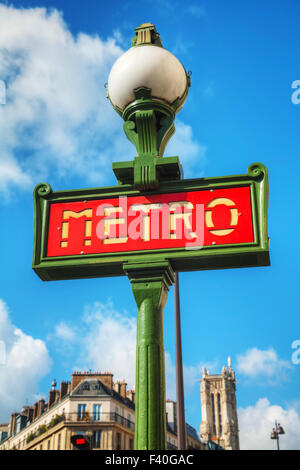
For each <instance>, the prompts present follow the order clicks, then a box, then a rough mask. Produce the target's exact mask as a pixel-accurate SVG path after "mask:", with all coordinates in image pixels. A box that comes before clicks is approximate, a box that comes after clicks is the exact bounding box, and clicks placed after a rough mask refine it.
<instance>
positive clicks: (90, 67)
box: [0, 4, 205, 196]
mask: <svg viewBox="0 0 300 470" xmlns="http://www.w3.org/2000/svg"><path fill="white" fill-rule="evenodd" d="M121 40H122V38H120V34H119V33H118V32H115V33H114V36H112V37H110V38H108V39H106V40H104V39H102V38H100V37H99V36H98V35H94V36H91V35H88V34H84V33H80V34H78V35H77V36H74V35H73V34H72V33H71V32H70V30H69V29H68V26H67V25H66V24H65V23H64V21H63V18H62V15H61V14H60V13H59V12H58V11H57V10H55V9H51V10H47V9H46V8H31V9H17V8H14V7H13V6H10V7H8V6H6V5H3V4H0V80H3V81H4V82H5V83H6V104H5V105H1V106H0V128H1V136H2V137H1V141H0V192H2V193H3V194H4V195H6V196H7V194H8V193H9V190H10V189H12V188H13V187H19V188H22V189H26V188H27V189H30V190H32V187H34V186H35V185H36V184H37V183H39V182H40V181H41V180H49V182H51V181H52V182H53V180H54V179H55V178H67V177H68V178H70V177H72V176H77V177H80V178H81V181H82V183H83V185H85V184H92V185H93V186H94V185H97V186H101V184H104V183H105V182H107V180H108V179H110V178H111V177H112V176H113V173H112V169H111V163H112V161H119V160H129V159H132V158H133V157H134V156H135V153H136V152H135V149H134V147H133V146H132V144H131V143H130V142H129V141H128V140H127V139H126V137H125V135H124V133H123V130H122V120H121V118H120V117H119V116H118V115H117V113H116V112H115V111H114V110H113V108H112V106H111V104H110V102H109V100H107V98H106V90H105V88H104V84H105V83H106V82H107V79H108V75H109V71H110V68H111V66H112V64H113V62H114V61H115V60H116V59H117V57H118V56H120V55H121V53H122V52H123V50H122V49H121V47H120V46H119V45H118V43H119V42H120V41H121ZM173 142H174V144H173V145H174V146H175V143H176V144H177V146H175V148H174V151H173V150H172V152H171V153H173V154H174V155H177V154H178V155H179V156H182V160H183V161H186V163H187V166H189V165H190V164H194V161H195V159H196V157H197V158H198V157H200V165H201V158H202V156H203V153H205V148H204V147H201V146H199V145H198V144H197V143H196V141H195V139H194V138H193V136H192V130H191V128H190V126H187V125H185V124H183V123H181V122H180V121H179V122H178V123H177V136H176V137H175V138H174V139H173ZM169 154H170V153H169ZM198 164H199V160H198ZM54 189H55V188H54Z"/></svg>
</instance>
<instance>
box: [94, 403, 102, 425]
mask: <svg viewBox="0 0 300 470" xmlns="http://www.w3.org/2000/svg"><path fill="white" fill-rule="evenodd" d="M100 419H101V405H94V406H93V420H94V421H100Z"/></svg>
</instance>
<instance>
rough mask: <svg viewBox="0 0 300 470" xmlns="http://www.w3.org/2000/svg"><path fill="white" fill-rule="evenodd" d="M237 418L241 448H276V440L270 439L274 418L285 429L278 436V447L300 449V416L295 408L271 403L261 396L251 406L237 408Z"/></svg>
mask: <svg viewBox="0 0 300 470" xmlns="http://www.w3.org/2000/svg"><path fill="white" fill-rule="evenodd" d="M238 420H239V429H240V448H241V449H242V450H273V449H276V440H271V439H270V435H271V432H272V429H273V427H274V425H275V420H277V422H279V423H280V425H281V426H282V427H283V429H284V431H285V434H283V435H280V436H279V444H280V448H281V449H283V450H300V416H299V414H298V412H297V409H296V408H293V407H289V408H286V409H285V408H282V407H281V406H279V405H271V404H270V402H269V400H268V399H267V398H261V399H259V400H258V401H257V403H256V404H255V405H253V406H248V407H246V408H239V409H238Z"/></svg>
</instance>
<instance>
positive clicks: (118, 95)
mask: <svg viewBox="0 0 300 470" xmlns="http://www.w3.org/2000/svg"><path fill="white" fill-rule="evenodd" d="M135 33H136V35H135V37H134V38H133V39H132V43H131V48H130V49H129V50H128V51H126V52H125V53H124V54H123V55H122V56H121V57H119V59H118V60H117V61H116V62H115V63H114V65H113V67H112V69H111V71H110V74H109V77H108V83H107V97H108V98H109V100H110V102H111V104H112V106H113V107H114V109H115V110H116V111H117V113H118V114H119V115H120V116H121V117H122V118H123V119H124V121H125V122H124V125H123V129H124V132H125V134H126V137H127V138H128V139H129V140H130V141H131V142H132V143H133V144H134V146H135V148H136V151H137V156H136V157H135V158H134V160H132V161H127V162H116V163H113V171H114V173H115V175H116V177H117V180H118V183H119V185H124V184H130V185H134V188H135V190H138V191H149V190H155V189H157V188H159V186H160V183H161V182H163V181H166V180H168V181H172V180H180V179H181V176H182V173H181V165H180V163H179V158H178V157H167V158H166V157H164V158H163V154H164V151H165V147H166V145H167V143H168V141H169V139H170V138H171V137H172V135H173V134H174V132H175V126H174V119H175V115H176V114H177V113H178V112H179V111H180V109H181V108H182V107H183V104H184V102H185V100H186V98H187V94H188V90H189V86H190V75H189V74H188V73H187V72H186V70H185V68H184V66H183V65H182V64H181V62H180V61H179V60H178V59H177V58H176V57H175V56H174V55H173V54H172V53H171V52H169V51H167V50H166V49H164V48H163V46H162V42H161V39H160V35H159V34H158V32H157V31H156V28H155V26H154V25H153V24H151V23H145V24H142V25H141V26H139V27H138V28H136V29H135ZM124 271H125V273H126V274H127V275H128V277H129V279H130V281H131V283H132V288H133V294H134V297H135V300H136V302H137V305H138V316H137V359H136V363H137V374H136V428H135V449H139V450H144V449H148V450H149V449H155V450H157V449H165V448H166V429H165V370H164V368H165V366H164V344H163V343H164V342H163V317H162V312H163V307H164V305H165V302H166V299H167V292H168V290H169V286H170V285H171V284H172V283H174V280H175V275H174V272H173V269H172V268H171V266H170V264H169V262H168V261H167V262H166V261H163V262H162V263H161V262H159V263H158V264H157V263H156V262H155V260H154V263H152V264H151V265H150V264H149V263H148V264H147V266H146V265H143V263H140V264H136V265H133V266H130V265H127V266H125V267H124ZM177 286H178V281H177ZM177 323H178V322H177ZM177 336H178V337H179V336H180V332H178V334H177ZM181 401H183V400H181ZM181 421H182V420H180V422H181ZM183 426H185V424H184V425H183ZM181 428H182V426H181V427H180V429H181ZM184 430H185V429H184ZM181 434H182V433H181ZM181 440H182V441H184V440H185V439H184V437H183V439H181ZM181 448H184V445H183V444H181Z"/></svg>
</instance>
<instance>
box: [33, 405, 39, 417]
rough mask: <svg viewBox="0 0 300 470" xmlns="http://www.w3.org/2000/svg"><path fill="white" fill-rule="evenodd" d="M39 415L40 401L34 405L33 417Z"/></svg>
mask: <svg viewBox="0 0 300 470" xmlns="http://www.w3.org/2000/svg"><path fill="white" fill-rule="evenodd" d="M37 416H38V402H36V403H35V404H34V405H33V419H35V418H36V417H37Z"/></svg>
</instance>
